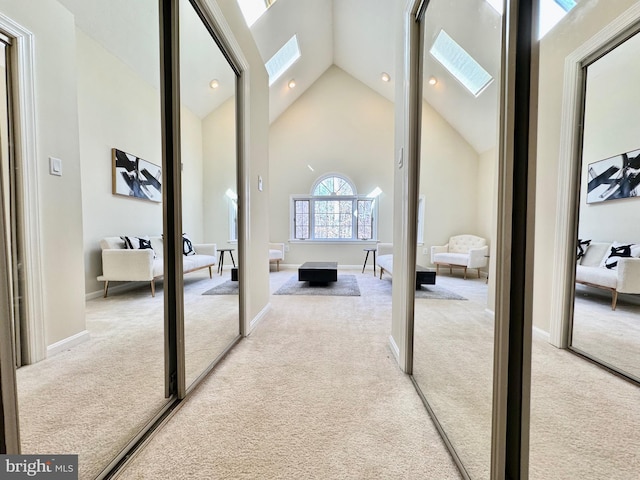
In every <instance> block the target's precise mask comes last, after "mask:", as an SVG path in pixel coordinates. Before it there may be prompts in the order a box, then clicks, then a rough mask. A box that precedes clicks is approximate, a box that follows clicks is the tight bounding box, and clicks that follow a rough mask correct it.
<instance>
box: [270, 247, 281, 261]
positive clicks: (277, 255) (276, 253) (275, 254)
mask: <svg viewBox="0 0 640 480" xmlns="http://www.w3.org/2000/svg"><path fill="white" fill-rule="evenodd" d="M282 259H284V255H283V254H282V250H274V249H269V260H282Z"/></svg>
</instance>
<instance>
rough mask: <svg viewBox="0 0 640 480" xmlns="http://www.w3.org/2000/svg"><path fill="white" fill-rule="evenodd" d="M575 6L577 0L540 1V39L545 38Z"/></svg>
mask: <svg viewBox="0 0 640 480" xmlns="http://www.w3.org/2000/svg"><path fill="white" fill-rule="evenodd" d="M575 6H576V2H575V0H540V27H539V29H538V38H542V37H544V36H545V35H546V34H547V32H549V30H551V29H552V28H553V27H554V26H555V25H556V23H558V22H559V21H560V20H562V18H563V17H564V16H565V15H566V14H567V12H569V11H571V9H572V8H573V7H575Z"/></svg>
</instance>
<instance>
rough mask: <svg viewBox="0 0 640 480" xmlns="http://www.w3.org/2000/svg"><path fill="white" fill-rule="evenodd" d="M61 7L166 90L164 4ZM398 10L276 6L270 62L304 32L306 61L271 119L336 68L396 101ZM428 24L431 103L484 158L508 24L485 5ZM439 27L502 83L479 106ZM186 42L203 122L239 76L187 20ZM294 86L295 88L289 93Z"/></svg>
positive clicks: (439, 11) (255, 29) (185, 86)
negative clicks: (452, 65) (434, 46)
mask: <svg viewBox="0 0 640 480" xmlns="http://www.w3.org/2000/svg"><path fill="white" fill-rule="evenodd" d="M59 2H60V3H61V4H63V5H64V6H66V7H67V8H68V9H69V10H70V11H71V12H72V13H73V14H74V16H75V18H76V24H77V25H78V27H79V28H80V29H82V30H83V31H84V32H85V33H87V34H88V35H89V36H91V37H93V38H94V39H95V40H96V41H98V42H99V43H101V44H102V45H103V46H104V47H105V48H106V49H107V50H108V51H110V52H111V53H112V54H114V55H116V56H117V57H119V58H120V59H121V60H122V61H123V62H125V63H126V64H128V65H129V66H130V67H131V68H132V69H133V70H134V71H136V72H138V74H139V75H140V76H142V77H143V78H145V79H146V80H147V81H148V82H149V83H151V84H152V85H154V86H156V87H157V86H158V85H159V74H158V64H159V60H158V34H157V25H158V18H157V1H156V0H136V2H131V1H130V0H109V2H105V1H104V0H59ZM398 2H400V3H401V4H402V5H404V4H405V2H404V1H403V0H304V1H301V0H277V1H276V2H275V3H274V4H273V5H272V6H271V7H270V8H269V9H268V10H267V11H266V12H265V13H264V14H263V15H262V16H261V17H260V18H259V19H258V20H257V21H256V23H255V24H254V25H253V26H252V27H251V31H252V33H253V36H254V39H255V41H256V45H257V46H258V49H259V51H260V54H261V55H262V57H263V59H264V60H265V61H266V60H268V59H269V58H271V56H272V55H273V54H274V53H275V52H276V51H277V50H278V49H279V48H280V47H281V46H282V45H283V44H284V43H285V42H286V41H287V40H289V38H291V36H293V35H294V34H296V35H297V37H298V43H299V45H300V51H301V57H300V58H299V59H298V60H297V61H296V62H295V63H294V64H293V65H292V66H291V67H290V69H289V70H287V72H285V74H284V75H283V76H282V77H281V78H280V79H279V80H277V81H276V82H275V83H273V85H272V86H271V87H270V118H271V120H272V121H273V120H275V119H276V118H277V117H278V116H279V115H280V114H281V113H282V112H284V111H285V110H286V109H287V108H288V107H289V106H290V105H291V104H292V103H293V102H295V100H296V99H297V98H298V97H299V96H300V95H302V94H303V93H304V91H305V90H306V89H307V88H309V87H310V86H311V85H312V84H313V83H314V82H315V81H316V80H317V79H318V78H319V77H320V76H321V75H322V74H323V73H324V72H325V71H326V69H327V68H329V67H330V66H331V65H336V66H338V67H339V68H341V69H343V70H344V71H346V72H347V73H349V74H350V75H352V76H353V77H355V78H356V79H357V80H359V81H360V82H362V83H363V84H365V85H367V86H368V87H370V88H372V89H373V90H375V91H376V92H378V93H379V94H380V95H382V96H384V97H385V98H387V99H388V100H390V101H394V97H395V66H396V57H395V56H396V55H397V54H398V52H396V49H395V46H396V30H397V29H399V28H400V27H401V25H402V21H403V20H402V18H401V16H400V14H399V9H398V8H397V4H398ZM183 4H185V5H186V4H187V2H186V0H184V1H183ZM185 10H186V9H185ZM400 10H401V9H400ZM123 12H126V15H125V14H123ZM151 12H153V14H151ZM191 13H192V12H191ZM425 22H426V30H425V31H426V33H425V42H426V48H425V52H426V54H425V56H424V73H425V78H427V77H429V76H431V75H434V76H436V77H437V78H438V84H437V85H436V86H435V87H432V86H431V85H428V84H426V83H425V85H424V87H423V92H424V98H425V100H426V101H427V102H428V103H429V104H431V106H432V107H433V108H434V109H435V110H436V111H437V112H438V113H439V114H440V115H441V116H442V117H444V118H445V119H446V120H447V121H448V122H449V123H450V124H451V125H452V126H453V127H454V128H455V129H456V130H457V131H458V132H459V133H460V134H461V135H462V136H463V137H464V138H465V139H466V141H467V142H468V143H469V144H470V145H472V146H473V147H474V149H475V150H476V151H478V152H479V153H482V152H484V151H486V150H488V149H489V148H491V147H493V146H494V145H495V143H496V123H497V117H496V111H497V101H498V100H497V98H498V95H497V94H498V81H497V80H498V78H499V69H500V23H501V16H500V15H499V14H498V13H497V12H496V11H495V10H494V9H493V8H492V7H491V6H490V5H489V4H488V3H487V2H486V1H485V0H432V1H431V2H430V6H429V10H428V14H427V16H426V19H425ZM441 28H444V29H445V30H446V31H447V33H448V34H449V35H450V36H451V37H453V38H454V39H455V40H456V41H457V42H458V43H459V44H460V45H461V46H462V47H463V48H465V49H466V50H467V51H468V52H469V53H470V54H471V55H472V56H474V58H475V59H476V60H477V61H478V62H479V63H480V64H481V65H482V66H483V67H484V68H485V69H486V70H487V71H488V72H489V74H491V75H492V76H493V78H494V79H495V80H494V81H493V82H492V83H491V84H490V85H489V87H488V88H487V89H485V91H484V92H483V93H482V94H480V95H479V96H478V97H477V98H476V97H474V96H473V95H472V94H470V93H469V92H468V91H467V90H466V89H464V87H462V85H461V84H460V83H459V82H458V81H457V80H456V79H455V78H454V77H452V76H451V74H449V73H448V72H447V71H446V70H444V68H443V67H442V65H440V64H439V63H438V62H437V61H436V60H435V59H434V58H433V57H432V56H431V55H430V54H429V53H428V49H429V48H430V45H431V43H432V42H433V39H434V38H435V35H436V34H437V33H438V32H439V31H440V29H441ZM181 40H182V48H181V56H182V58H181V60H182V63H183V68H182V72H181V82H182V89H181V92H182V95H183V103H184V104H185V105H186V106H188V107H189V108H190V110H192V111H193V112H194V113H196V115H198V116H200V117H204V116H205V115H206V114H207V113H208V112H210V111H211V110H213V109H214V108H216V107H217V106H219V105H220V103H222V102H223V101H224V100H226V99H228V98H229V96H230V95H232V94H233V74H232V72H231V70H230V68H229V67H228V65H227V64H226V62H225V60H224V58H223V57H222V56H221V55H220V53H219V52H218V51H217V48H216V47H215V44H214V43H213V42H212V41H211V39H210V37H208V33H207V31H206V30H205V29H204V28H203V27H202V25H201V24H200V23H199V20H198V18H197V17H196V16H195V15H187V16H185V17H184V18H183V19H182V21H181ZM382 72H387V73H389V74H390V77H391V81H390V82H386V83H385V82H383V81H382V80H381V73H382ZM214 78H215V79H218V80H219V83H220V87H219V89H216V91H215V93H213V92H212V90H211V89H210V88H209V82H210V81H211V80H212V79H214ZM292 78H293V79H295V80H296V87H295V88H294V89H290V88H288V86H287V84H288V82H289V80H290V79H292Z"/></svg>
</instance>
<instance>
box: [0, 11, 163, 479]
mask: <svg viewBox="0 0 640 480" xmlns="http://www.w3.org/2000/svg"><path fill="white" fill-rule="evenodd" d="M136 3H137V8H136V9H132V8H130V4H129V3H128V2H100V1H97V0H92V1H84V0H83V1H77V0H60V1H59V2H58V1H44V2H39V3H38V8H37V9H33V8H32V9H24V8H22V6H23V3H22V2H18V1H15V2H3V7H1V8H0V10H2V14H3V15H6V16H7V17H10V18H11V19H12V20H13V21H15V22H16V23H18V24H21V25H29V26H30V28H32V29H33V31H32V33H33V35H34V38H35V42H36V44H37V48H36V55H35V58H34V64H35V67H36V71H37V72H38V77H39V78H40V79H42V78H46V79H47V81H46V82H37V83H36V114H37V124H38V129H37V134H38V145H39V148H42V151H41V152H40V153H42V154H44V155H45V157H44V158H45V161H46V155H47V154H50V155H53V154H54V153H55V156H56V158H58V157H59V160H60V165H61V171H60V173H61V175H58V176H55V177H53V176H51V177H48V176H47V177H45V175H42V176H41V179H43V181H44V185H47V184H48V185H49V186H50V188H49V187H47V188H45V189H42V190H41V191H40V194H41V197H40V198H41V199H42V200H41V203H42V205H41V209H42V210H41V214H42V215H43V217H42V218H43V219H46V220H44V221H43V223H42V229H41V235H42V244H43V252H44V257H43V258H44V262H43V264H42V266H41V268H42V272H41V275H42V276H43V280H44V282H45V283H46V286H47V288H46V292H47V293H46V295H44V300H43V301H44V308H43V312H42V315H43V321H42V326H43V328H44V332H43V333H42V332H41V333H42V334H43V335H44V337H45V340H44V342H45V344H46V345H47V347H46V355H45V356H46V358H45V359H44V360H42V361H40V362H36V363H32V364H29V365H25V366H23V367H21V368H19V369H18V371H17V387H18V402H19V414H20V435H21V447H22V453H25V454H42V453H43V452H47V453H56V454H77V455H79V477H80V478H82V479H88V478H95V477H96V476H98V475H99V474H100V472H101V471H103V470H104V469H105V468H107V466H108V465H109V464H110V462H111V461H112V460H113V459H114V458H115V457H116V455H118V454H119V453H120V452H121V451H122V449H123V448H124V447H125V446H126V445H127V444H128V443H129V442H131V441H132V440H133V439H134V437H135V436H136V435H137V434H139V432H140V431H141V430H142V429H143V428H145V426H146V425H147V424H148V423H149V422H151V421H152V419H153V418H154V417H155V416H156V415H157V414H158V413H159V412H160V411H161V410H162V409H163V408H164V407H165V406H166V405H167V403H168V399H167V398H165V381H164V377H165V375H164V344H165V342H164V339H165V337H164V294H163V285H162V281H159V282H157V285H156V286H157V289H156V295H155V297H153V296H152V295H151V291H150V288H149V283H148V282H146V283H142V282H140V283H138V282H113V283H112V284H111V285H110V290H109V296H108V297H107V298H103V286H104V282H102V281H100V280H99V279H98V278H99V277H101V276H102V274H103V273H104V272H103V263H102V248H101V246H100V242H101V240H103V239H104V238H107V237H116V238H118V239H119V238H120V236H131V237H134V236H135V237H144V236H158V237H159V236H160V235H161V234H162V232H163V230H164V225H163V206H162V203H160V202H152V201H148V200H143V199H140V198H133V197H130V196H128V195H124V196H123V195H114V194H113V193H112V182H113V157H112V149H119V150H122V151H125V152H130V153H132V154H133V155H134V156H135V157H139V158H142V159H145V160H147V161H149V162H150V163H152V164H155V165H158V166H159V165H161V164H162V134H161V112H160V109H161V98H160V91H159V83H160V63H159V48H160V47H159V32H158V29H159V19H158V2H156V1H154V0H141V1H139V2H136ZM122 18H126V19H127V22H121V21H120V20H121V19H122ZM45 19H46V21H45ZM132 31H135V32H142V33H143V35H140V36H138V35H132V34H131V32H132ZM40 99H46V100H45V103H41V100H40ZM49 138H55V147H54V144H53V143H51V142H50V141H49V140H48V139H49ZM39 158H40V157H39ZM40 160H41V158H40ZM40 160H38V162H40ZM46 171H47V173H48V168H47V170H46ZM43 172H44V170H43ZM41 173H42V172H41ZM154 179H155V180H159V181H161V177H159V178H155V177H154ZM51 180H53V181H52V182H51ZM33 183H34V185H35V184H38V185H43V183H42V182H33ZM51 272H54V273H53V275H52V274H51ZM24 333H25V335H26V334H28V333H27V332H26V331H25V332H24ZM96 439H99V441H97V440H96Z"/></svg>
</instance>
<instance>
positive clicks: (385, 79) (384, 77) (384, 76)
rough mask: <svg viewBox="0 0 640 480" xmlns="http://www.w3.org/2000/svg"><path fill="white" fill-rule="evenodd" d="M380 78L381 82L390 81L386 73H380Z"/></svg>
mask: <svg viewBox="0 0 640 480" xmlns="http://www.w3.org/2000/svg"><path fill="white" fill-rule="evenodd" d="M380 78H382V81H383V82H390V81H391V76H390V75H389V74H388V73H387V72H382V75H381V76H380Z"/></svg>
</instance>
